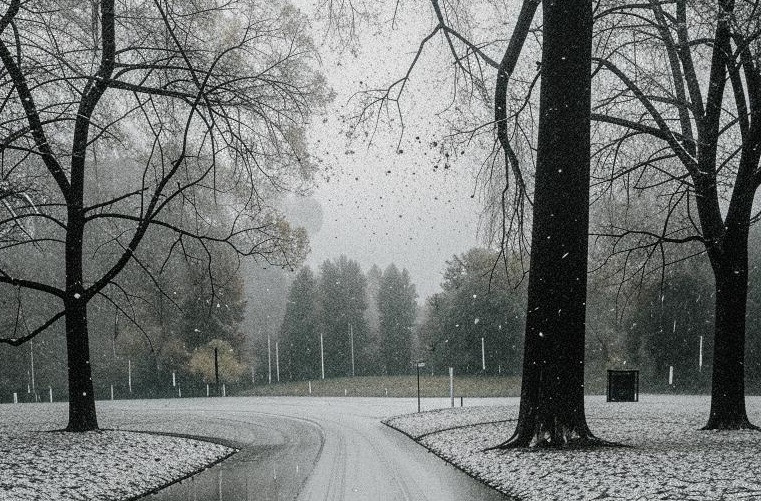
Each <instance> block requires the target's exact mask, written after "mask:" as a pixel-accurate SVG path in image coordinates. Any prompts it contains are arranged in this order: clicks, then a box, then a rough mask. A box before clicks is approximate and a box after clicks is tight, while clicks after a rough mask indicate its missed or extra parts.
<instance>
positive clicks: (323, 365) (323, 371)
mask: <svg viewBox="0 0 761 501" xmlns="http://www.w3.org/2000/svg"><path fill="white" fill-rule="evenodd" d="M320 368H321V369H322V379H325V350H324V349H323V346H322V332H320Z"/></svg>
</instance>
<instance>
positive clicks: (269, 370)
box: [267, 334, 272, 384]
mask: <svg viewBox="0 0 761 501" xmlns="http://www.w3.org/2000/svg"><path fill="white" fill-rule="evenodd" d="M267 384H272V342H271V340H270V335H269V334H267Z"/></svg>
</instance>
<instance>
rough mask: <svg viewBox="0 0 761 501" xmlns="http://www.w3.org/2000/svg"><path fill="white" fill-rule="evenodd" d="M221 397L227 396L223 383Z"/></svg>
mask: <svg viewBox="0 0 761 501" xmlns="http://www.w3.org/2000/svg"><path fill="white" fill-rule="evenodd" d="M222 396H223V397H226V396H227V390H226V389H225V383H222Z"/></svg>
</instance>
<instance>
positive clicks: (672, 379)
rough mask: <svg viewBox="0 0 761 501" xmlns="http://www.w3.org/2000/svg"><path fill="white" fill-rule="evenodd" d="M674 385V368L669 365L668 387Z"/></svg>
mask: <svg viewBox="0 0 761 501" xmlns="http://www.w3.org/2000/svg"><path fill="white" fill-rule="evenodd" d="M672 384H674V366H673V365H669V385H672Z"/></svg>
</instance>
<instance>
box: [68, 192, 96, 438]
mask: <svg viewBox="0 0 761 501" xmlns="http://www.w3.org/2000/svg"><path fill="white" fill-rule="evenodd" d="M80 200H81V198H80ZM81 207H82V204H81V203H79V204H76V203H73V204H71V205H70V208H69V220H68V231H67V235H66V297H65V299H64V307H65V309H66V352H67V357H68V360H67V362H68V377H69V424H68V425H67V426H66V430H67V431H90V430H97V429H98V420H97V417H96V413H95V393H94V390H93V384H92V366H91V364H90V341H89V335H88V331H87V299H86V298H85V294H84V287H83V284H82V238H83V233H84V221H83V217H82V210H81Z"/></svg>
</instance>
